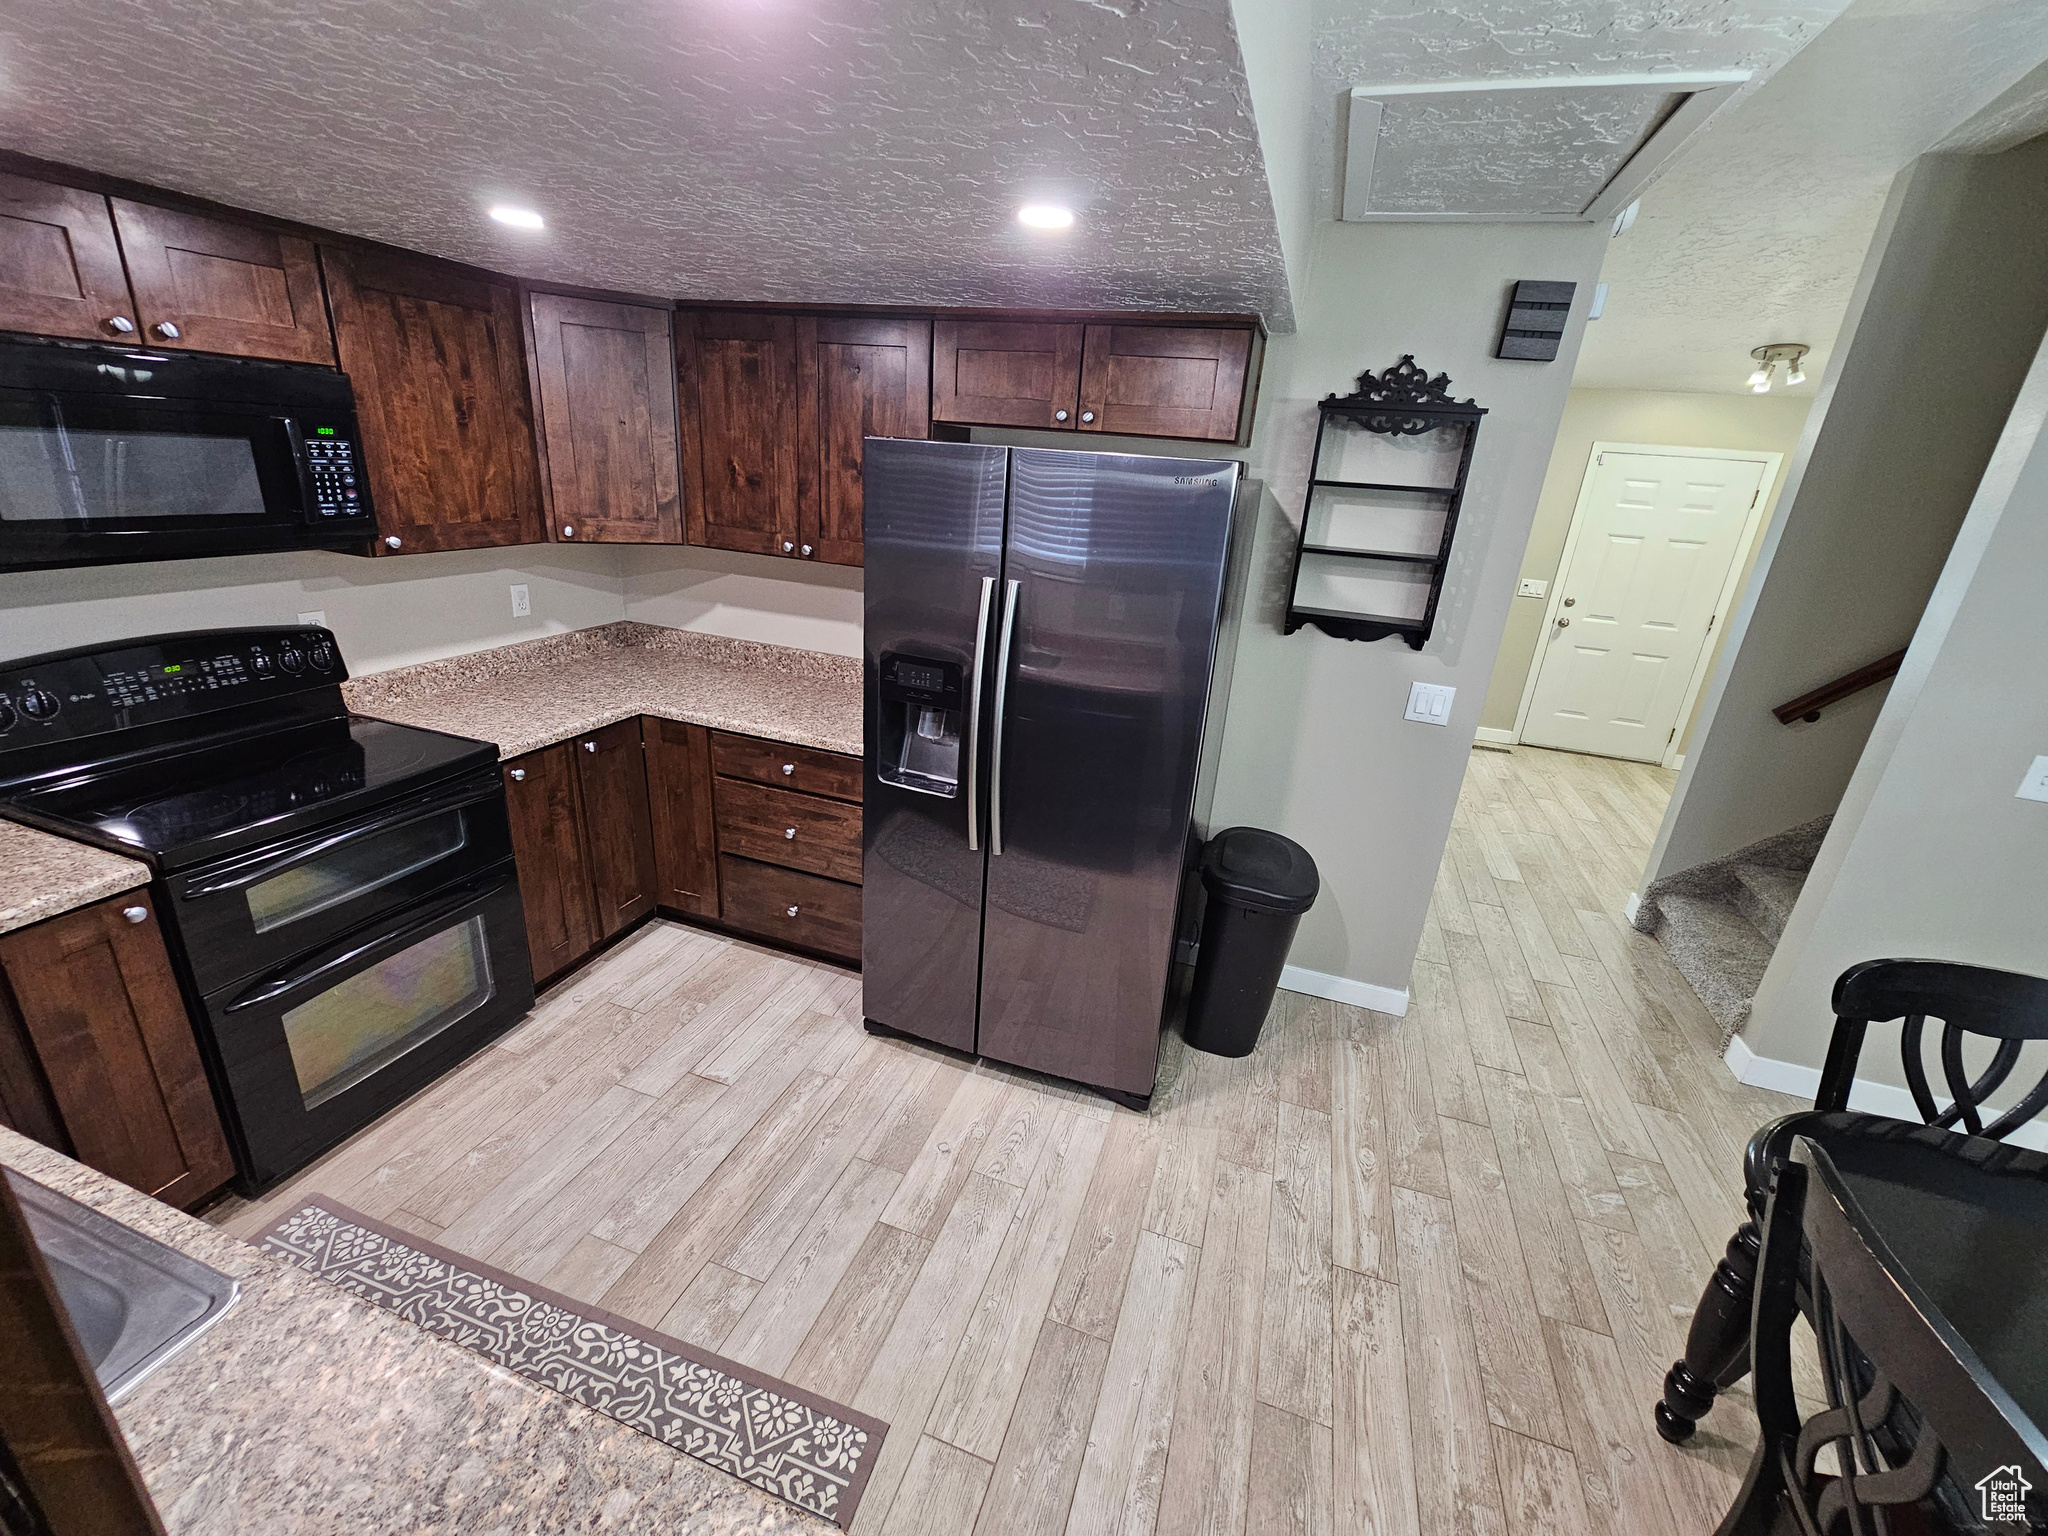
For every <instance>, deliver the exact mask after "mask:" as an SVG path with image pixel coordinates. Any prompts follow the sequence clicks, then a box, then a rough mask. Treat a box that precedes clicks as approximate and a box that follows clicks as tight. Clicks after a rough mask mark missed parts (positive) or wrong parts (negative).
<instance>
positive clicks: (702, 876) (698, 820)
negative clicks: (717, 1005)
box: [641, 715, 718, 918]
mask: <svg viewBox="0 0 2048 1536" xmlns="http://www.w3.org/2000/svg"><path fill="white" fill-rule="evenodd" d="M641 725H642V731H641V740H642V742H643V744H644V746H645V749H646V753H647V801H648V809H649V811H650V812H651V813H652V821H653V825H654V874H655V890H656V898H655V899H656V900H657V901H659V902H660V904H661V905H662V906H664V907H673V908H674V909H675V910H676V911H678V912H689V913H693V914H695V915H696V916H698V917H712V918H715V917H717V916H718V847H717V841H716V832H715V829H714V825H713V822H712V814H711V733H710V732H709V731H707V730H706V729H705V728H704V727H703V726H701V725H685V724H684V723H683V722H682V721H680V720H657V719H656V718H655V717H654V716H652V715H647V716H644V717H642V720H641Z"/></svg>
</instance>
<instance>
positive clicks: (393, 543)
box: [384, 533, 405, 549]
mask: <svg viewBox="0 0 2048 1536" xmlns="http://www.w3.org/2000/svg"><path fill="white" fill-rule="evenodd" d="M404 542H405V540H403V539H401V538H400V537H399V536H398V535H397V534H395V533H387V534H385V535H384V547H385V548H386V549H396V548H398V546H399V545H401V544H403V543H404Z"/></svg>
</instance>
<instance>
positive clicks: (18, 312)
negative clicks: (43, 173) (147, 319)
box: [0, 175, 136, 341]
mask: <svg viewBox="0 0 2048 1536" xmlns="http://www.w3.org/2000/svg"><path fill="white" fill-rule="evenodd" d="M123 325H125V326H126V327H127V329H126V330H125V331H124V330H122V329H121V327H122V326H123ZM0 330H7V331H32V332H34V333H36V334H37V335H41V336H79V337H85V338H88V339H90V340H96V341H119V340H120V339H121V338H122V337H123V336H130V337H132V336H134V335H135V334H136V330H135V305H134V303H133V301H131V300H130V299H129V297H128V275H127V273H125V272H124V271H122V270H121V247H120V246H119V245H117V244H116V243H115V241H114V218H113V215H112V214H111V213H109V212H108V211H107V200H106V199H105V198H104V197H101V196H100V195H99V194H98V193H97V192H81V191H79V190H78V189H77V188H75V187H58V186H52V185H51V184H50V183H49V182H47V181H32V180H30V179H29V178H28V177H26V176H8V175H0Z"/></svg>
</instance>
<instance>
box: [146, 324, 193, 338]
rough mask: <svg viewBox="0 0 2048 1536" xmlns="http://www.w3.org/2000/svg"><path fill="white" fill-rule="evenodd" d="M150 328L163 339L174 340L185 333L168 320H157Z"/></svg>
mask: <svg viewBox="0 0 2048 1536" xmlns="http://www.w3.org/2000/svg"><path fill="white" fill-rule="evenodd" d="M150 330H151V331H153V332H154V333H155V334H157V335H158V336H161V337H163V339H164V340H165V341H176V340H177V339H178V338H179V337H180V336H182V335H184V334H185V333H184V332H183V331H181V330H179V329H178V328H177V327H176V326H175V325H173V324H172V323H171V322H170V321H168V320H159V321H157V323H156V324H155V325H152V326H151V327H150Z"/></svg>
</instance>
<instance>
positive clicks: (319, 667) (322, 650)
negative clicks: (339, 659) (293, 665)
mask: <svg viewBox="0 0 2048 1536" xmlns="http://www.w3.org/2000/svg"><path fill="white" fill-rule="evenodd" d="M310 654H311V655H312V658H313V668H314V670H315V671H318V672H332V671H333V670H334V647H333V646H331V645H329V644H328V643H327V642H326V641H325V640H322V641H319V642H318V643H317V644H315V645H314V647H313V649H312V652H311V653H310Z"/></svg>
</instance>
